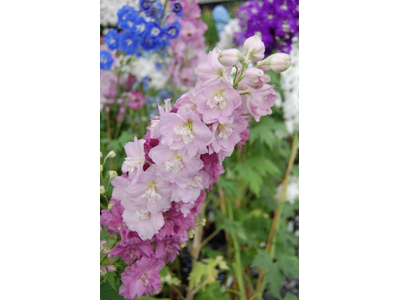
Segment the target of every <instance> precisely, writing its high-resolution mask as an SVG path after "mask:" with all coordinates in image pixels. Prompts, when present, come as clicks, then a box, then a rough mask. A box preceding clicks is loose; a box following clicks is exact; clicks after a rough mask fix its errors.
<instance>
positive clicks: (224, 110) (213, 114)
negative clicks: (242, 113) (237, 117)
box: [196, 80, 241, 124]
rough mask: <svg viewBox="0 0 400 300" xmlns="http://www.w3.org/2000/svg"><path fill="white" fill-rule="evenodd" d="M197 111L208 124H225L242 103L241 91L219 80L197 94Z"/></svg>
mask: <svg viewBox="0 0 400 300" xmlns="http://www.w3.org/2000/svg"><path fill="white" fill-rule="evenodd" d="M196 104H197V111H198V112H199V113H201V114H202V115H203V121H204V122H205V123H206V124H210V123H214V122H219V123H221V124H225V123H226V122H228V120H229V118H230V117H231V116H232V114H233V111H234V110H235V109H236V108H238V107H239V106H240V104H241V102H240V95H239V93H238V92H237V91H236V90H235V89H234V88H233V87H232V85H231V84H229V83H228V82H225V81H223V80H218V81H216V82H214V83H212V84H210V85H209V86H208V87H207V88H204V89H202V90H201V91H200V92H199V93H198V94H197V96H196Z"/></svg>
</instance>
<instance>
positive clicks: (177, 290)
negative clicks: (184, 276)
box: [170, 284, 186, 300]
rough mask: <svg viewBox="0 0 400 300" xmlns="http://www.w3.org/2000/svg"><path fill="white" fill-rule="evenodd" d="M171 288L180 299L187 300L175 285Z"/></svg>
mask: <svg viewBox="0 0 400 300" xmlns="http://www.w3.org/2000/svg"><path fill="white" fill-rule="evenodd" d="M170 286H172V287H173V288H174V290H175V292H176V293H177V294H178V296H179V298H181V299H182V300H186V299H185V297H183V295H182V294H181V292H180V291H179V289H178V288H177V287H176V286H174V285H173V284H171V285H170Z"/></svg>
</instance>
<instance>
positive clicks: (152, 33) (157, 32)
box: [151, 27, 160, 36]
mask: <svg viewBox="0 0 400 300" xmlns="http://www.w3.org/2000/svg"><path fill="white" fill-rule="evenodd" d="M159 34H160V29H158V28H157V27H153V29H152V30H151V35H154V36H158V35H159Z"/></svg>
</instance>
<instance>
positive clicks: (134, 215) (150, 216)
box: [122, 201, 164, 241]
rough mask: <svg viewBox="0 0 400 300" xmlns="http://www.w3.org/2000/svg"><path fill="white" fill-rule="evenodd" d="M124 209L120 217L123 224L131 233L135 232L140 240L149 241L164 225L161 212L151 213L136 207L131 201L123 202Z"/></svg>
mask: <svg viewBox="0 0 400 300" xmlns="http://www.w3.org/2000/svg"><path fill="white" fill-rule="evenodd" d="M122 206H123V207H124V208H125V210H124V213H123V214H122V217H123V218H124V221H125V224H126V225H127V226H128V228H129V229H130V230H132V231H136V232H137V233H138V234H139V236H140V238H141V239H142V240H144V241H145V240H149V239H151V238H152V237H153V236H154V235H155V234H156V233H157V232H158V231H159V230H160V228H161V227H163V225H164V218H163V215H162V213H161V212H159V213H151V212H149V211H146V210H141V209H139V208H138V207H136V206H135V205H134V204H133V203H132V202H131V201H123V202H122Z"/></svg>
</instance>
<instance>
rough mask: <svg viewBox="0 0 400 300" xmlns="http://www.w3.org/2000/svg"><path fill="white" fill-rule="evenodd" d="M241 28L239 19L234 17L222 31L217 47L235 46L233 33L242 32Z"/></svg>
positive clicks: (228, 47) (222, 48)
mask: <svg viewBox="0 0 400 300" xmlns="http://www.w3.org/2000/svg"><path fill="white" fill-rule="evenodd" d="M240 31H241V28H240V25H239V20H238V19H236V18H235V19H232V20H230V21H229V22H228V24H226V25H225V26H224V29H223V30H222V31H221V32H220V40H219V42H218V43H217V45H216V46H217V47H218V48H220V49H221V50H225V49H230V48H235V47H236V45H235V43H234V38H233V33H234V32H240Z"/></svg>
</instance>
